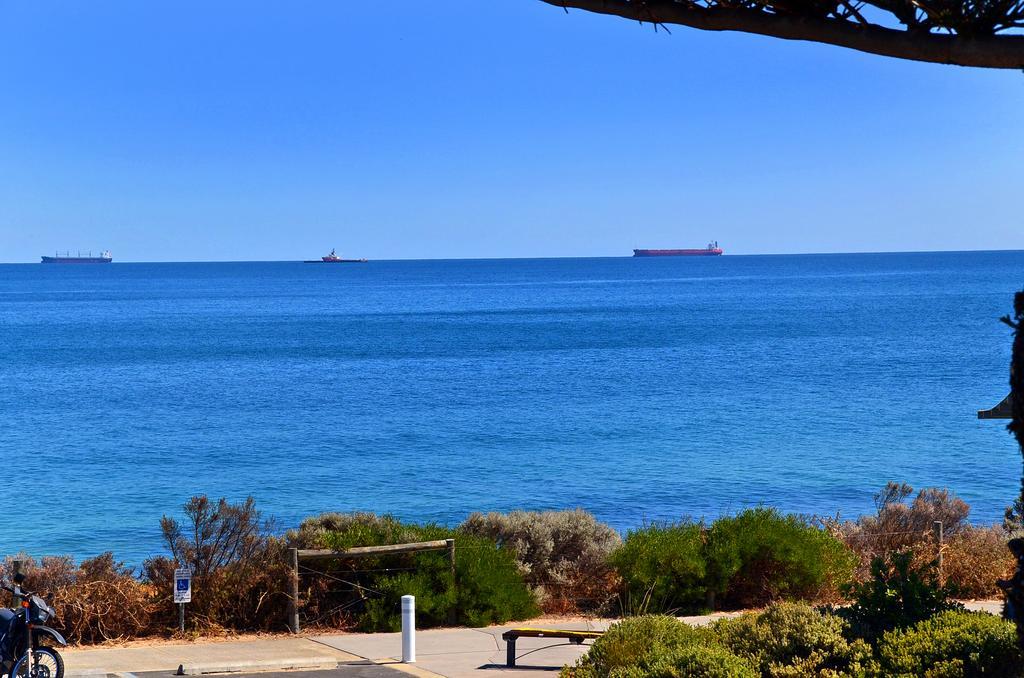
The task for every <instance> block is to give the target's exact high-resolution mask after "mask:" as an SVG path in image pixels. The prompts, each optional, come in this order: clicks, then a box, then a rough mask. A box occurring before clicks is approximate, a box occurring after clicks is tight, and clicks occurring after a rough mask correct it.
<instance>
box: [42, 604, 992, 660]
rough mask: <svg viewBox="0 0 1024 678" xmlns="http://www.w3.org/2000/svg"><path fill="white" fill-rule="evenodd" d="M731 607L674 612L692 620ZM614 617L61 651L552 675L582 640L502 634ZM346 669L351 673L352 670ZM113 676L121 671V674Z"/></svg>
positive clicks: (73, 655)
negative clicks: (409, 644)
mask: <svg viewBox="0 0 1024 678" xmlns="http://www.w3.org/2000/svg"><path fill="white" fill-rule="evenodd" d="M967 607H968V608H969V609H973V610H984V611H986V612H991V613H994V614H999V613H1000V611H1001V609H1002V603H1001V602H997V601H970V602H968V603H967ZM737 614H739V613H716V614H713V615H703V616H698V617H681V618H680V619H681V620H682V621H685V622H687V623H689V624H693V625H695V626H700V625H703V624H707V623H709V622H711V621H713V620H715V619H721V618H723V617H731V616H736V615H737ZM614 621H615V620H594V621H586V620H575V621H570V620H559V619H538V620H533V621H529V622H524V623H520V624H509V625H505V626H495V627H489V628H483V629H464V628H455V629H434V630H428V631H419V632H417V633H416V655H417V656H416V659H417V661H416V663H415V664H402V663H401V662H400V661H399V658H400V657H401V652H402V649H401V648H402V641H401V634H398V633H367V634H359V633H343V634H325V635H309V636H303V637H286V636H270V637H267V638H260V639H246V640H235V641H209V642H195V643H158V644H152V645H147V644H143V643H140V644H133V645H128V646H125V647H105V648H102V647H101V648H81V649H69V650H67V651H66V652H63V653H62V654H63V655H64V658H65V666H66V667H67V671H66V674H67V678H83V677H85V676H93V677H96V676H105V675H107V674H126V673H135V674H137V673H140V672H151V671H160V672H177V671H178V670H179V667H180V668H181V672H182V673H183V674H184V675H202V674H207V673H250V672H256V671H287V670H302V669H305V670H329V669H343V668H345V667H350V668H352V669H353V670H354V668H355V667H357V666H363V667H366V666H368V665H374V666H377V667H379V668H387V669H392V670H393V671H395V672H396V675H397V672H402V673H406V674H411V675H414V676H419V677H420V678H431V677H434V676H449V677H450V678H461V677H463V676H474V675H475V676H487V675H488V674H508V673H514V674H515V675H517V676H523V677H524V678H525V677H537V678H540V677H542V676H544V677H547V678H552V676H554V675H555V674H556V673H557V672H558V670H559V669H560V668H561V667H562V666H564V665H566V664H571V663H573V662H575V661H576V660H577V659H579V658H580V657H581V656H583V654H584V653H586V651H587V648H588V647H589V643H587V644H586V645H582V646H580V645H570V644H568V643H567V642H565V641H561V640H558V639H545V638H520V639H519V640H518V641H517V643H516V655H517V661H516V665H517V668H515V669H508V668H506V667H505V658H506V657H505V654H506V652H505V641H504V640H502V638H501V635H502V633H504V632H505V631H506V630H508V629H510V628H515V627H517V626H520V627H521V626H529V627H533V628H556V629H567V630H579V631H603V630H605V629H607V628H608V626H609V625H610V624H612V623H614ZM353 675H354V674H353ZM119 678H125V677H124V676H123V675H122V676H120V677H119Z"/></svg>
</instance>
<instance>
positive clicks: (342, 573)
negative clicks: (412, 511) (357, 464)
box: [287, 513, 538, 631]
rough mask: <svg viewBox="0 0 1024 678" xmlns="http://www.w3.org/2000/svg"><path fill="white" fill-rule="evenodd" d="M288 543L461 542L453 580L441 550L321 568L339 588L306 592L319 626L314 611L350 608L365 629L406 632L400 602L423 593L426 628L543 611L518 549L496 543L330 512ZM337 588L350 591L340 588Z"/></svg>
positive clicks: (421, 615) (421, 618)
mask: <svg viewBox="0 0 1024 678" xmlns="http://www.w3.org/2000/svg"><path fill="white" fill-rule="evenodd" d="M287 539H288V540H289V541H290V542H291V544H292V545H294V546H300V547H303V548H306V547H308V546H314V547H317V548H329V549H333V550H342V549H347V548H351V547H353V546H380V545H385V544H399V543H406V542H418V541H434V540H440V539H455V544H456V557H455V564H456V565H455V580H454V581H453V579H452V573H451V565H450V562H449V560H448V554H447V553H445V552H437V551H434V552H426V553H409V554H394V555H384V556H374V557H369V558H360V559H358V560H351V561H347V562H339V561H323V562H322V563H319V564H317V565H315V566H314V567H317V568H320V569H321V571H323V572H324V573H325V574H327V575H328V576H329V577H330V578H331V579H329V580H328V581H331V582H333V586H330V587H324V586H321V587H320V588H312V587H311V588H310V589H308V590H307V594H308V595H309V596H310V598H307V600H309V599H313V600H314V601H315V602H314V603H313V606H312V607H307V608H306V609H305V610H304V612H305V613H306V617H307V619H309V620H310V621H313V622H316V621H323V620H322V619H320V620H318V619H317V618H316V617H311V612H312V611H321V610H322V611H327V610H331V609H336V608H344V609H345V610H347V611H348V617H347V621H348V623H350V624H355V625H357V626H358V627H359V628H361V629H362V630H364V631H397V630H398V629H400V628H401V613H400V609H401V608H400V604H401V597H402V596H403V595H406V594H411V595H414V596H416V620H417V623H418V624H419V625H420V626H422V627H431V626H440V625H442V624H454V623H457V624H463V625H467V626H487V625H489V624H500V623H504V622H507V621H510V620H513V619H526V618H529V617H532V616H536V614H537V612H538V610H537V606H536V603H535V600H534V597H533V595H532V593H531V592H530V590H529V589H528V588H527V586H526V584H525V583H524V582H523V578H522V575H520V573H519V569H518V567H517V565H516V562H515V558H514V556H513V554H512V552H511V551H509V550H505V549H501V548H499V547H498V546H497V544H495V543H494V542H493V541H491V540H489V539H484V538H480V537H474V536H471V535H467V534H461V533H458V532H456V531H455V530H452V529H449V528H445V527H441V526H438V525H433V524H428V525H417V524H412V523H402V522H401V521H399V520H397V519H396V518H394V517H392V516H387V515H385V516H376V515H373V514H367V513H357V514H325V515H323V516H320V517H319V518H316V519H311V520H307V521H304V522H303V524H302V525H300V527H299V529H298V530H297V531H293V532H290V533H289V534H288V536H287ZM310 541H312V542H313V544H310V543H309V542H310ZM307 579H308V578H307ZM338 583H341V584H344V585H346V586H347V588H345V589H342V590H340V591H338V590H337V588H338V587H337V585H338ZM331 590H333V592H331Z"/></svg>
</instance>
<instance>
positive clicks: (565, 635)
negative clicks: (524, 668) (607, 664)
mask: <svg viewBox="0 0 1024 678" xmlns="http://www.w3.org/2000/svg"><path fill="white" fill-rule="evenodd" d="M602 633H603V632H602V631H563V630H560V629H529V628H526V629H509V630H508V631H505V633H503V634H501V638H502V640H504V641H505V643H506V649H505V666H507V667H509V668H515V665H516V641H517V640H518V639H520V638H562V639H565V640H568V641H569V644H570V645H582V644H583V641H584V640H593V639H594V638H600V637H601V634H602Z"/></svg>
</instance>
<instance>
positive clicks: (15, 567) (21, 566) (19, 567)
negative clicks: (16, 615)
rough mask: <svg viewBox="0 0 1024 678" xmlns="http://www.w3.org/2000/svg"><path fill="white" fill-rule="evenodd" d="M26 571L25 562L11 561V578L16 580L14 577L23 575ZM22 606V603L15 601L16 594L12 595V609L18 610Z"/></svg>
mask: <svg viewBox="0 0 1024 678" xmlns="http://www.w3.org/2000/svg"><path fill="white" fill-rule="evenodd" d="M24 571H25V561H24V560H12V561H11V578H12V579H13V578H14V575H16V574H21V573H23V572H24ZM20 604H21V601H18V600H15V599H14V594H13V593H12V594H11V607H14V608H17V607H18V605H20Z"/></svg>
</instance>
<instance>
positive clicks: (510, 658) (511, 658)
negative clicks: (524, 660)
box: [505, 638, 516, 669]
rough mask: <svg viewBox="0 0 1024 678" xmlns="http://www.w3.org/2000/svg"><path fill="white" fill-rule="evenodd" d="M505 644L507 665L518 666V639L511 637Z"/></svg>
mask: <svg viewBox="0 0 1024 678" xmlns="http://www.w3.org/2000/svg"><path fill="white" fill-rule="evenodd" d="M505 644H506V647H505V666H507V667H508V668H510V669H514V668H515V667H516V639H515V638H509V639H508V640H507V641H505Z"/></svg>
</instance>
